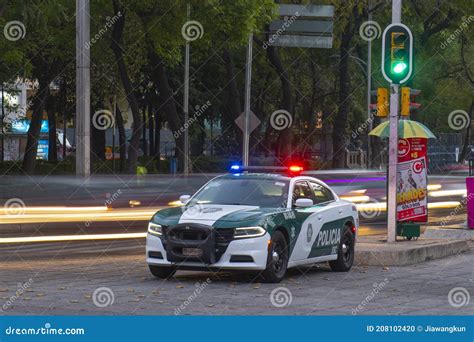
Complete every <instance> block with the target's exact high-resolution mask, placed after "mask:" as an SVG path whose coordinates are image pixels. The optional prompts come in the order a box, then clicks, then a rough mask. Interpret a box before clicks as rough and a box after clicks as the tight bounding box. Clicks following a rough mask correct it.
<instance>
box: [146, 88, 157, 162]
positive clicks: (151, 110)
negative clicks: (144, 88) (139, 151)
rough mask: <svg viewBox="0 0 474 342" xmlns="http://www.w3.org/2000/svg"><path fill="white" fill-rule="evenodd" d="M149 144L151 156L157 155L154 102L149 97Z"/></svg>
mask: <svg viewBox="0 0 474 342" xmlns="http://www.w3.org/2000/svg"><path fill="white" fill-rule="evenodd" d="M147 102H148V146H149V149H150V157H153V158H154V157H155V122H154V121H153V117H154V114H155V113H154V108H153V102H152V101H151V99H150V98H149V97H148V101H147Z"/></svg>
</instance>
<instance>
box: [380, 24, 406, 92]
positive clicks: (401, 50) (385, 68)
mask: <svg viewBox="0 0 474 342" xmlns="http://www.w3.org/2000/svg"><path fill="white" fill-rule="evenodd" d="M412 72H413V36H412V34H411V31H410V29H409V28H408V27H407V26H405V25H403V24H391V25H389V26H387V27H386V28H385V30H384V32H383V37H382V74H383V76H384V77H385V79H386V80H387V81H389V82H391V83H395V84H403V83H405V82H407V81H408V79H409V78H410V76H411V74H412Z"/></svg>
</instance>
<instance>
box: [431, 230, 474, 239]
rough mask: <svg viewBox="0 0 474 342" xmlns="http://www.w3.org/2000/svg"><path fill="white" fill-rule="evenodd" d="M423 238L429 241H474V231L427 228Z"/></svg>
mask: <svg viewBox="0 0 474 342" xmlns="http://www.w3.org/2000/svg"><path fill="white" fill-rule="evenodd" d="M423 237H425V238H428V239H446V238H447V239H474V229H465V228H464V229H459V228H458V229H456V228H427V229H426V230H425V233H424V234H423Z"/></svg>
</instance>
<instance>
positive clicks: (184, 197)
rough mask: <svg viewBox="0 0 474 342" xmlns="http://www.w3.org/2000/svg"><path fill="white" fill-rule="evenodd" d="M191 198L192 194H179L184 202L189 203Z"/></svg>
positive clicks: (180, 199)
mask: <svg viewBox="0 0 474 342" xmlns="http://www.w3.org/2000/svg"><path fill="white" fill-rule="evenodd" d="M190 198H191V196H190V195H181V196H179V201H180V202H181V203H183V204H186V203H188V201H189V199H190Z"/></svg>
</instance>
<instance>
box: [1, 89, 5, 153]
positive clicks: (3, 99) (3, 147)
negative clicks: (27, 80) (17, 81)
mask: <svg viewBox="0 0 474 342" xmlns="http://www.w3.org/2000/svg"><path fill="white" fill-rule="evenodd" d="M4 87H5V86H4V83H3V82H2V128H1V131H0V133H1V134H2V161H5V128H4V125H5V94H4V90H3V88H4Z"/></svg>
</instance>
